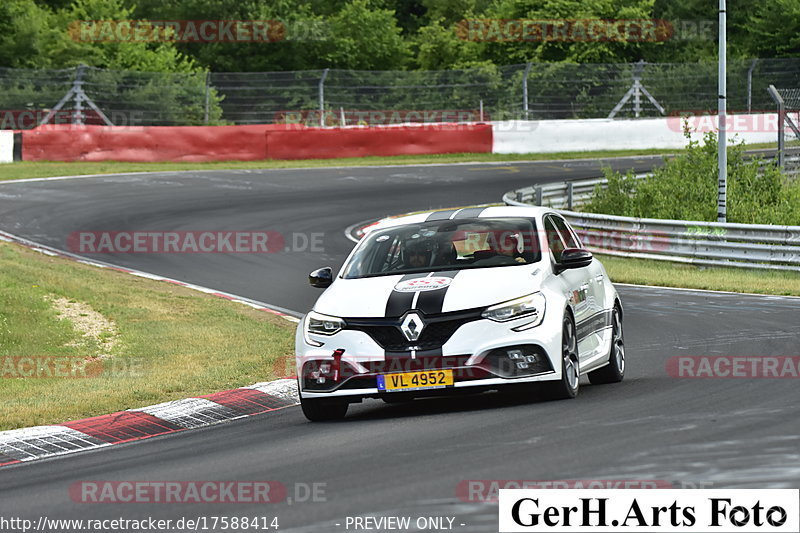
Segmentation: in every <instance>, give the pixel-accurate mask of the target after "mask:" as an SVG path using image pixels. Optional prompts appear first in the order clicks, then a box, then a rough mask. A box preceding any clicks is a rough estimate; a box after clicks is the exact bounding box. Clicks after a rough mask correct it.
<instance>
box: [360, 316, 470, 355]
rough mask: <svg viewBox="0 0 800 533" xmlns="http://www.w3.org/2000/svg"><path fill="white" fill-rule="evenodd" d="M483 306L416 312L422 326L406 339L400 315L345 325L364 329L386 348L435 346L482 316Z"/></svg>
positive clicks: (427, 348) (396, 350)
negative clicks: (412, 337)
mask: <svg viewBox="0 0 800 533" xmlns="http://www.w3.org/2000/svg"><path fill="white" fill-rule="evenodd" d="M481 311H482V309H477V310H469V311H458V312H455V313H442V314H440V315H431V316H425V315H423V314H422V313H419V312H418V313H419V315H420V317H421V318H422V320H423V322H425V328H424V329H423V330H422V333H421V334H420V336H419V339H417V340H416V341H413V342H412V341H409V340H408V339H406V337H405V335H403V332H402V330H401V329H400V325H401V324H402V323H403V318H404V317H400V318H390V319H385V318H384V319H369V318H364V319H350V318H348V319H345V329H350V330H356V331H363V332H364V333H366V334H367V335H369V336H370V337H372V339H373V340H374V341H375V342H376V343H377V344H378V345H379V346H380V347H381V348H383V349H384V350H386V351H389V352H408V351H411V350H412V349H413V350H418V351H424V350H438V349H439V348H441V347H442V345H444V343H446V342H447V341H448V340H450V337H452V336H453V334H454V333H455V332H456V330H457V329H458V328H460V327H461V326H463V325H464V324H466V323H468V322H472V321H474V320H478V319H480V318H481Z"/></svg>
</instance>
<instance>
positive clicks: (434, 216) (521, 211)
mask: <svg viewBox="0 0 800 533" xmlns="http://www.w3.org/2000/svg"><path fill="white" fill-rule="evenodd" d="M545 213H553V210H552V209H549V208H546V207H539V206H525V207H518V206H505V205H501V206H478V207H462V208H457V209H438V210H433V211H425V212H422V213H414V214H411V215H403V216H399V217H390V218H384V219H383V220H379V221H378V222H376V223H374V224H372V225H370V226H367V227H365V228H364V233H367V232H370V231H374V230H376V229H386V228H392V227H396V226H404V225H406V224H418V223H420V222H425V221H427V220H446V219H458V218H505V217H522V218H537V219H538V218H541V217H542V216H543V215H544V214H545Z"/></svg>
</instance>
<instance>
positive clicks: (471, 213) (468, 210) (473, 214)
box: [453, 207, 486, 219]
mask: <svg viewBox="0 0 800 533" xmlns="http://www.w3.org/2000/svg"><path fill="white" fill-rule="evenodd" d="M485 210H486V208H485V207H465V208H464V209H462V210H461V211H459V212H458V213H456V215H455V216H454V217H453V218H454V219H458V218H478V217H479V216H481V213H483V212H484V211H485Z"/></svg>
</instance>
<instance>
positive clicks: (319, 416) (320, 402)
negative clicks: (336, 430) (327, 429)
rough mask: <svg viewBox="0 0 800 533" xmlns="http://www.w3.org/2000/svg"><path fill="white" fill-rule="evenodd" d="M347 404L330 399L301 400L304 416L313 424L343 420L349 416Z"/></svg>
mask: <svg viewBox="0 0 800 533" xmlns="http://www.w3.org/2000/svg"><path fill="white" fill-rule="evenodd" d="M348 405H349V404H348V403H347V402H343V401H341V400H333V399H328V398H314V399H310V398H305V399H303V398H300V406H301V407H302V409H303V414H304V415H305V416H306V418H307V419H309V420H310V421H311V422H328V421H331V420H341V419H342V418H344V416H345V415H346V414H347V407H348Z"/></svg>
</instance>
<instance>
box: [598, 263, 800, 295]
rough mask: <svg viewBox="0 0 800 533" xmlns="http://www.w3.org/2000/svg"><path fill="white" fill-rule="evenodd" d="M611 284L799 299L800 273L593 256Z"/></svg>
mask: <svg viewBox="0 0 800 533" xmlns="http://www.w3.org/2000/svg"><path fill="white" fill-rule="evenodd" d="M597 257H598V259H600V261H602V263H603V265H604V266H605V267H606V271H608V275H609V277H610V278H611V280H612V281H613V282H615V283H634V284H637V285H659V286H663V287H681V288H685V289H706V290H713V291H729V292H751V293H756V294H776V295H781V296H800V273H797V272H781V271H775V270H755V269H752V270H751V269H744V268H723V267H713V268H711V267H709V268H704V267H696V266H692V265H683V264H680V263H669V262H666V261H653V260H648V259H629V258H622V257H616V256H609V255H600V254H597Z"/></svg>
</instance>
